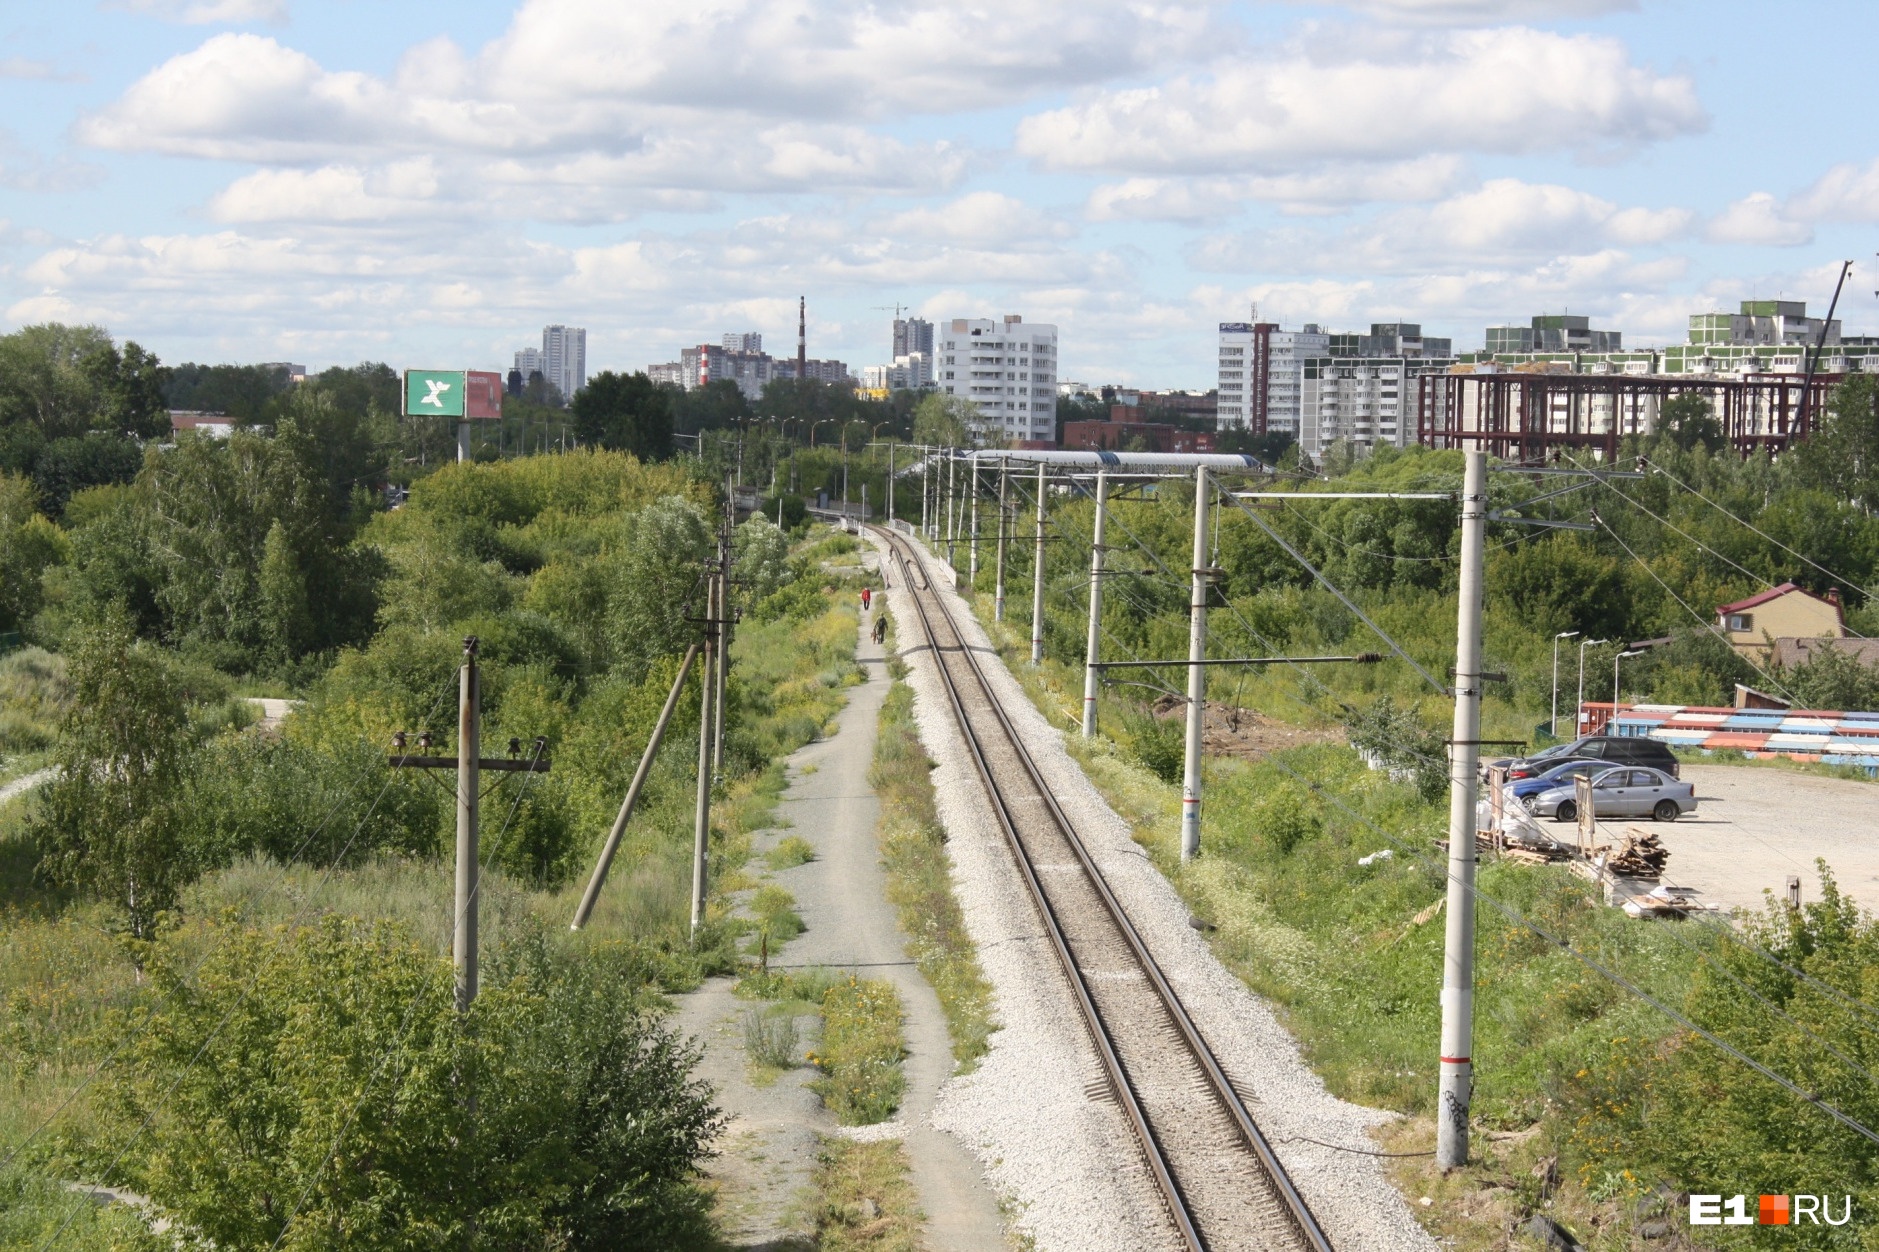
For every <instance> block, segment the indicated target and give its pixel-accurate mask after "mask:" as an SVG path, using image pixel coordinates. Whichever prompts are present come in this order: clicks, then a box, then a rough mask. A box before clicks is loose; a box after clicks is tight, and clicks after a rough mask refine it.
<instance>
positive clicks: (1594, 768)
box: [1507, 761, 1611, 809]
mask: <svg viewBox="0 0 1879 1252" xmlns="http://www.w3.org/2000/svg"><path fill="white" fill-rule="evenodd" d="M1610 768H1611V762H1610V761H1567V762H1566V763H1565V764H1563V765H1555V766H1553V767H1552V768H1551V769H1549V770H1547V771H1546V772H1545V773H1543V774H1540V775H1538V776H1536V777H1533V778H1522V779H1520V780H1519V781H1518V782H1510V783H1508V784H1507V791H1508V794H1510V795H1512V796H1513V798H1514V799H1516V800H1518V801H1520V802H1521V803H1522V804H1524V805H1526V806H1527V807H1528V808H1529V809H1531V808H1532V807H1533V797H1534V796H1537V795H1539V794H1540V793H1541V792H1542V791H1551V790H1552V789H1553V788H1555V787H1570V786H1572V780H1573V779H1575V778H1577V777H1578V776H1579V775H1581V774H1591V773H1596V772H1599V771H1602V770H1607V769H1610Z"/></svg>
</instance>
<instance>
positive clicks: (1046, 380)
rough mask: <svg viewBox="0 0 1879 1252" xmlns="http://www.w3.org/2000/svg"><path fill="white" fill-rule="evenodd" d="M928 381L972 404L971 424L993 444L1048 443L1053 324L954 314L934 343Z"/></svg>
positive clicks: (1053, 414) (1053, 426)
mask: <svg viewBox="0 0 1879 1252" xmlns="http://www.w3.org/2000/svg"><path fill="white" fill-rule="evenodd" d="M933 355H934V359H933V375H934V383H935V385H936V386H938V387H939V388H940V389H941V390H942V391H945V392H946V393H947V394H949V395H956V396H962V397H964V398H965V399H968V400H970V401H972V402H973V403H974V404H975V405H976V406H977V407H978V415H977V418H976V425H977V426H978V429H979V432H980V434H981V436H982V437H984V438H987V439H989V440H991V441H992V442H994V443H1011V442H1023V443H1044V444H1049V443H1054V442H1055V441H1056V436H1057V328H1056V327H1055V326H1049V325H1045V324H1043V323H1041V322H1032V323H1029V324H1026V323H1025V321H1024V319H1023V318H1021V317H1020V316H1018V315H1017V314H1016V313H1007V314H1005V317H1004V320H1002V321H997V322H994V321H992V320H991V319H990V318H965V317H956V318H953V319H951V320H949V321H942V322H941V323H940V326H939V332H938V335H937V337H936V341H935V343H934V354H933Z"/></svg>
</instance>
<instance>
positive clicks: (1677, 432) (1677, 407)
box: [1657, 395, 1729, 453]
mask: <svg viewBox="0 0 1879 1252" xmlns="http://www.w3.org/2000/svg"><path fill="white" fill-rule="evenodd" d="M1657 433H1658V434H1659V435H1661V436H1662V437H1664V438H1666V439H1668V440H1670V442H1671V443H1673V444H1675V445H1676V446H1677V447H1678V448H1679V449H1681V450H1682V451H1684V452H1688V451H1690V450H1691V449H1692V448H1696V447H1699V446H1700V447H1703V448H1705V449H1707V450H1708V451H1710V452H1711V453H1716V452H1721V451H1724V450H1725V449H1726V448H1728V446H1729V440H1728V439H1727V438H1726V437H1725V436H1724V435H1723V433H1722V423H1721V422H1719V421H1717V420H1716V410H1715V407H1714V406H1713V405H1711V404H1710V402H1709V398H1708V397H1707V396H1698V395H1687V396H1678V397H1676V398H1675V399H1674V400H1670V401H1667V402H1666V403H1665V405H1664V407H1663V411H1662V412H1661V413H1659V414H1658V416H1657Z"/></svg>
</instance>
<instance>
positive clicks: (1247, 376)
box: [1215, 322, 1331, 438]
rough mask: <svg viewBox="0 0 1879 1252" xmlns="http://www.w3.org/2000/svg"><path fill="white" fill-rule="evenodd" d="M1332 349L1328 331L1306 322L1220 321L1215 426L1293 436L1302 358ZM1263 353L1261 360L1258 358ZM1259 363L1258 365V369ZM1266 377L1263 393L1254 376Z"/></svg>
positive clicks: (1298, 411)
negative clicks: (1299, 326)
mask: <svg viewBox="0 0 1879 1252" xmlns="http://www.w3.org/2000/svg"><path fill="white" fill-rule="evenodd" d="M1330 350H1331V336H1330V335H1328V334H1325V333H1324V332H1323V331H1322V330H1320V329H1319V328H1318V327H1317V326H1315V325H1312V324H1310V323H1307V324H1306V326H1305V328H1304V329H1303V330H1280V329H1279V327H1278V326H1276V325H1274V324H1273V323H1270V322H1222V323H1220V351H1219V366H1218V370H1219V375H1218V381H1217V383H1216V384H1215V385H1216V389H1217V390H1218V392H1219V396H1220V406H1219V426H1220V429H1222V430H1229V429H1233V428H1239V429H1244V430H1252V431H1254V432H1255V433H1259V434H1264V433H1266V432H1267V431H1273V432H1283V433H1284V434H1288V435H1291V436H1293V437H1294V438H1297V437H1298V432H1299V421H1300V418H1301V416H1302V406H1303V403H1304V379H1305V361H1306V359H1307V358H1309V357H1316V356H1324V355H1326V354H1327V353H1329V352H1330ZM1262 358H1263V361H1262ZM1262 364H1263V370H1262ZM1262 372H1263V374H1264V377H1265V395H1264V397H1263V403H1262V398H1261V396H1260V395H1259V379H1260V377H1261V374H1262Z"/></svg>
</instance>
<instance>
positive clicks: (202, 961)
mask: <svg viewBox="0 0 1879 1252" xmlns="http://www.w3.org/2000/svg"><path fill="white" fill-rule="evenodd" d="M449 694H450V690H449V688H448V687H447V686H446V687H445V688H444V689H443V691H441V692H440V693H439V694H438V697H437V700H436V702H435V703H433V704H432V705H431V708H430V712H428V713H426V714H425V716H424V721H425V722H426V723H428V722H430V721H431V720H432V719H433V718H435V717H436V716H437V710H438V709H439V708H441V707H442V706H443V703H444V700H445V699H446V698H447V697H448V696H449ZM391 782H392V780H391V778H390V777H387V778H386V780H385V783H384V785H383V786H381V787H380V788H379V791H378V794H377V795H376V796H374V797H373V799H372V803H371V804H370V805H369V806H368V807H367V808H366V811H365V814H364V816H362V817H360V818H359V820H358V822H357V823H356V824H355V825H354V826H353V829H352V834H351V835H350V836H348V838H347V840H346V843H345V846H344V847H342V848H341V849H340V851H339V852H338V854H337V855H335V856H334V858H333V860H332V862H331V863H330V864H329V865H328V867H327V869H326V872H325V873H324V875H322V877H321V878H320V880H319V882H318V883H316V884H315V886H314V888H313V890H312V891H311V892H309V893H308V895H307V898H306V900H305V901H304V902H303V903H302V905H301V907H300V909H299V911H297V912H296V914H295V920H296V921H298V919H299V918H300V917H301V916H303V915H304V914H305V912H306V910H307V909H308V908H309V907H311V905H312V902H313V900H314V898H315V897H316V896H317V895H318V894H319V893H320V891H321V890H323V889H324V888H325V886H326V883H327V881H328V880H329V879H330V878H331V877H332V873H333V870H335V869H337V868H338V866H339V862H340V861H341V860H343V859H344V858H345V855H346V853H347V852H348V851H350V850H351V848H352V845H353V842H354V841H355V840H357V839H358V837H359V832H360V830H362V829H364V826H365V823H366V822H367V821H369V820H370V819H371V816H372V814H373V813H374V812H376V811H377V809H378V806H379V802H380V801H382V800H383V799H384V798H385V793H386V792H387V791H389V790H390V789H391ZM345 803H346V800H345V798H341V799H339V800H336V801H334V803H333V806H332V808H330V809H328V810H327V812H326V816H325V817H323V818H321V819H320V823H319V825H317V826H315V827H314V828H313V829H312V830H311V831H309V832H308V834H307V836H306V838H304V839H302V840H301V841H300V844H299V846H297V847H296V848H295V849H294V850H293V852H291V853H290V854H289V855H288V857H287V858H286V860H285V861H283V862H282V865H281V872H280V873H279V874H278V875H276V877H275V879H274V882H273V884H272V885H270V886H269V887H268V888H267V890H265V891H263V892H262V893H261V894H260V895H259V896H257V897H254V899H253V900H252V901H251V904H250V907H251V908H253V907H255V906H258V905H259V904H260V903H261V901H263V900H265V899H267V898H268V897H269V896H271V895H273V894H274V893H275V892H277V891H279V890H280V889H281V888H282V887H283V886H284V885H285V884H286V882H287V879H288V876H289V874H290V873H291V871H292V868H293V866H294V865H295V864H296V863H297V862H298V861H299V859H300V855H301V854H302V853H303V852H305V851H306V850H307V848H308V847H309V846H310V845H311V844H312V843H313V841H314V840H315V839H316V838H318V837H319V835H320V833H321V832H322V831H324V830H325V829H326V827H327V824H328V823H330V822H331V821H332V820H333V818H334V817H336V816H337V815H338V813H339V810H340V808H341V807H343V806H344V804H345ZM252 915H253V914H252V913H250V916H252ZM230 934H232V931H229V932H224V937H223V938H220V939H218V940H216V942H214V943H213V944H210V945H209V947H208V949H207V950H206V951H204V952H203V954H202V956H201V957H199V958H198V959H197V961H196V963H195V964H194V965H192V966H190V969H189V977H190V979H192V980H193V979H194V977H195V976H196V975H197V974H199V973H200V972H201V971H202V967H203V966H204V965H206V964H208V962H209V959H210V958H211V957H213V956H215V955H216V953H218V952H220V951H221V950H222V948H223V947H225V946H226V945H227V944H228V942H229V938H228V936H229V935H230ZM256 976H257V977H259V975H258V974H257V975H256ZM224 1020H226V1019H224ZM149 1030H150V1023H149V1022H146V1023H145V1024H144V1026H143V1028H142V1029H140V1030H138V1031H137V1032H136V1033H134V1034H131V1035H127V1036H126V1037H125V1038H123V1039H120V1040H119V1041H118V1042H117V1043H116V1044H115V1045H114V1046H113V1047H112V1049H111V1051H110V1052H108V1053H106V1055H105V1057H104V1059H103V1060H102V1061H100V1062H99V1063H98V1064H97V1065H96V1066H95V1067H94V1068H93V1069H92V1071H91V1072H90V1073H89V1074H87V1075H85V1077H84V1079H83V1080H82V1081H80V1083H79V1084H78V1086H77V1087H75V1088H73V1089H72V1091H71V1092H70V1093H69V1094H68V1095H67V1096H66V1097H65V1099H64V1100H62V1101H60V1102H59V1106H58V1107H57V1108H55V1109H53V1110H52V1112H50V1113H48V1114H47V1115H46V1116H45V1117H44V1118H43V1119H42V1120H41V1121H40V1123H39V1124H38V1125H37V1126H35V1127H33V1129H32V1130H31V1131H30V1132H28V1133H27V1135H26V1137H25V1138H24V1139H21V1140H20V1141H19V1142H18V1143H17V1144H15V1145H14V1146H13V1148H12V1150H11V1151H9V1152H8V1153H7V1155H6V1157H5V1158H4V1159H0V1169H5V1168H6V1167H7V1166H8V1165H11V1164H12V1163H13V1161H14V1159H15V1158H16V1157H18V1156H19V1154H20V1153H21V1152H23V1151H25V1150H26V1148H27V1147H28V1146H29V1145H30V1144H31V1143H32V1142H33V1140H35V1139H37V1138H38V1137H39V1136H40V1135H41V1134H42V1133H44V1131H45V1130H46V1128H47V1127H48V1126H50V1125H52V1123H53V1122H55V1121H57V1120H58V1119H59V1117H60V1116H61V1115H62V1114H63V1113H64V1112H65V1110H66V1109H68V1108H70V1107H71V1106H72V1104H73V1103H74V1102H75V1101H76V1100H77V1099H78V1098H79V1097H80V1096H82V1095H83V1094H84V1093H85V1092H86V1091H88V1090H89V1089H90V1088H91V1085H92V1084H93V1083H94V1082H96V1081H97V1080H98V1079H99V1078H101V1077H103V1076H104V1074H105V1072H106V1071H107V1070H109V1069H110V1068H111V1066H112V1065H113V1064H114V1063H115V1062H116V1061H117V1058H118V1057H119V1056H120V1055H122V1054H123V1052H124V1051H125V1049H127V1048H129V1047H130V1046H131V1045H132V1044H134V1043H136V1042H138V1041H140V1040H141V1039H142V1038H143V1037H144V1035H146V1034H147V1033H149Z"/></svg>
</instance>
